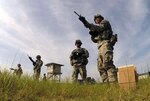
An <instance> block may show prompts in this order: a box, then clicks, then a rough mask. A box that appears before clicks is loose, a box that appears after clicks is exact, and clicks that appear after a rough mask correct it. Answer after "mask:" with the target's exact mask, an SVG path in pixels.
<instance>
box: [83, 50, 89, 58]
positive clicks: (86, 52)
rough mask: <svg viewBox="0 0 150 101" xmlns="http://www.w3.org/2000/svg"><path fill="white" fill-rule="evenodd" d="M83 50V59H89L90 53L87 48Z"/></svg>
mask: <svg viewBox="0 0 150 101" xmlns="http://www.w3.org/2000/svg"><path fill="white" fill-rule="evenodd" d="M83 50H84V54H83V57H85V58H88V57H89V52H88V51H87V50H86V49H85V48H83Z"/></svg>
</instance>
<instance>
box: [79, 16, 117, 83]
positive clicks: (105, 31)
mask: <svg viewBox="0 0 150 101" xmlns="http://www.w3.org/2000/svg"><path fill="white" fill-rule="evenodd" d="M79 20H81V21H82V22H83V24H84V25H85V27H87V28H89V30H90V32H89V34H90V35H91V40H92V41H93V42H94V43H97V45H98V62H97V66H98V71H99V73H100V76H101V78H102V81H103V82H114V81H117V72H116V67H115V65H114V63H113V46H114V45H115V43H116V42H117V35H116V34H115V35H113V31H112V28H111V25H110V23H109V21H107V20H105V19H104V17H103V16H101V15H100V14H98V15H95V16H94V21H95V23H96V24H97V25H94V24H90V23H88V22H87V21H86V19H85V18H84V17H83V16H80V17H79Z"/></svg>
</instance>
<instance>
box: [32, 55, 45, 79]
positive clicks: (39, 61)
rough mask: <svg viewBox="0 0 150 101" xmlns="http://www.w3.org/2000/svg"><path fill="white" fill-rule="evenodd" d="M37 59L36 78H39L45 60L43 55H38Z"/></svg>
mask: <svg viewBox="0 0 150 101" xmlns="http://www.w3.org/2000/svg"><path fill="white" fill-rule="evenodd" d="M36 58H37V60H36V61H35V65H34V68H33V70H34V79H37V80H38V79H39V77H40V73H41V67H42V65H43V61H42V60H41V56H40V55H37V57H36Z"/></svg>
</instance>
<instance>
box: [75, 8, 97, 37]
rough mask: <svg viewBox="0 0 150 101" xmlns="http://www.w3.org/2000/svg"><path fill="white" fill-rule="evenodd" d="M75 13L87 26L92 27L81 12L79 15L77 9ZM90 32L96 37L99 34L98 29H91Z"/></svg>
mask: <svg viewBox="0 0 150 101" xmlns="http://www.w3.org/2000/svg"><path fill="white" fill-rule="evenodd" d="M74 13H75V14H76V15H77V16H78V17H79V20H80V21H81V22H82V23H83V24H84V26H85V27H86V28H89V29H90V27H91V25H90V24H89V23H88V21H87V20H86V19H85V17H83V16H82V15H81V14H80V15H79V14H78V13H77V12H76V11H74ZM89 34H90V35H91V36H92V37H96V36H97V35H98V32H97V31H92V30H90V31H89Z"/></svg>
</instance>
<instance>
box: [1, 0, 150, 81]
mask: <svg viewBox="0 0 150 101" xmlns="http://www.w3.org/2000/svg"><path fill="white" fill-rule="evenodd" d="M149 5H150V1H149V0H0V68H1V69H8V70H9V68H10V67H14V68H15V67H16V65H17V64H18V63H21V65H22V68H23V71H24V73H28V74H33V66H32V63H31V62H30V60H29V59H28V57H27V55H30V56H31V57H33V59H34V60H35V57H36V55H38V54H39V55H41V57H42V60H43V62H44V65H43V66H42V73H41V75H42V74H43V73H46V70H47V69H46V66H45V64H47V63H51V62H54V63H60V64H63V65H64V66H63V67H62V73H63V74H62V78H63V79H65V78H71V75H72V67H71V65H70V61H69V56H70V54H71V51H72V50H73V49H75V48H76V47H75V45H74V43H75V40H76V39H80V40H81V41H82V43H83V44H82V47H84V48H86V49H87V50H88V51H89V54H90V57H89V58H88V60H89V63H88V65H87V76H90V77H93V78H95V79H97V80H98V79H100V76H99V72H98V70H97V53H98V49H97V44H96V43H93V42H92V41H91V39H90V35H89V33H88V32H89V30H88V29H86V28H85V27H84V26H83V24H82V23H81V22H80V21H79V20H78V16H77V15H75V14H74V11H76V12H78V13H79V14H81V15H82V16H84V17H85V18H86V20H87V21H89V22H90V23H94V21H93V17H94V15H96V14H101V15H103V16H104V18H105V19H106V20H108V21H109V22H110V23H111V26H112V29H113V32H114V33H116V34H118V42H117V43H116V45H115V46H114V64H115V66H116V67H117V68H118V67H120V66H124V65H130V64H134V65H135V66H136V69H137V72H138V73H144V72H147V71H148V70H149V69H150V51H149V49H150V39H149V37H150V19H149V16H150V6H149Z"/></svg>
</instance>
